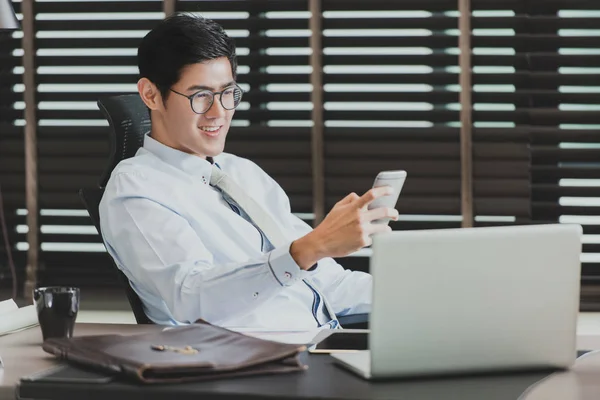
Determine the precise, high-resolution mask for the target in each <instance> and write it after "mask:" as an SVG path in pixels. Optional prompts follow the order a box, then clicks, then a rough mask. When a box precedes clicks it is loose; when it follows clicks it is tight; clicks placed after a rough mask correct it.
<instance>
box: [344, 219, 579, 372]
mask: <svg viewBox="0 0 600 400" xmlns="http://www.w3.org/2000/svg"><path fill="white" fill-rule="evenodd" d="M581 235H582V229H581V226H579V225H536V226H512V227H494V228H471V229H445V230H429V231H412V232H410V231H405V232H392V233H389V234H384V235H377V236H376V237H374V240H373V256H372V258H371V273H372V274H373V282H374V288H373V308H372V312H371V317H370V328H371V331H370V335H369V349H370V350H368V351H359V352H350V353H338V354H332V356H333V357H334V358H335V360H336V361H337V362H338V363H340V364H342V365H343V366H345V367H347V368H349V369H350V370H352V371H354V372H355V373H357V374H359V375H361V376H363V377H365V378H367V379H378V378H390V377H414V376H427V375H445V374H460V373H472V372H486V371H490V372H491V371H505V370H524V369H538V368H539V369H546V368H558V369H562V368H568V367H569V366H571V365H572V364H573V363H574V361H575V358H576V343H575V340H576V324H577V315H578V311H579V288H580V269H581V264H580V254H581Z"/></svg>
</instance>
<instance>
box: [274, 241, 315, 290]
mask: <svg viewBox="0 0 600 400" xmlns="http://www.w3.org/2000/svg"><path fill="white" fill-rule="evenodd" d="M291 245H292V244H291V243H290V244H288V245H286V246H281V247H278V248H276V249H275V250H273V251H271V253H270V254H269V267H270V268H271V272H272V273H273V276H274V277H275V279H276V280H277V282H279V284H280V285H281V286H292V285H293V284H295V283H296V282H298V281H299V280H301V279H302V278H304V277H305V276H306V271H302V269H300V267H299V266H298V264H297V263H296V261H294V259H293V258H292V255H291V254H290V247H291Z"/></svg>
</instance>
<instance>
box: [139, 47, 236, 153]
mask: <svg viewBox="0 0 600 400" xmlns="http://www.w3.org/2000/svg"><path fill="white" fill-rule="evenodd" d="M233 83H234V79H233V74H232V71H231V63H230V62H229V60H228V59H227V58H226V57H221V58H217V59H215V60H210V61H206V62H203V63H198V64H192V65H188V66H186V67H185V68H183V70H182V71H181V76H180V79H179V82H177V83H175V84H174V85H173V86H172V87H171V89H173V90H174V91H176V92H179V93H181V94H184V95H186V96H190V95H193V94H195V93H197V92H198V91H200V90H206V89H208V90H210V91H212V92H220V91H222V90H223V89H224V88H226V87H229V86H231V85H232V84H233ZM138 87H139V84H138ZM140 93H142V90H140ZM158 96H159V97H160V94H158ZM142 97H143V93H142ZM151 109H153V108H152V107H151ZM153 111H154V112H155V114H154V116H155V117H156V118H153V120H152V124H153V129H152V135H153V137H155V139H157V140H159V141H161V142H162V143H164V144H165V145H167V146H169V147H172V148H175V149H178V150H180V151H183V152H185V153H189V154H194V155H197V156H200V157H202V158H206V157H214V156H217V155H218V154H220V153H222V152H223V149H224V147H225V138H226V136H227V132H228V131H229V126H230V124H231V119H232V118H233V114H234V112H235V111H234V110H226V109H224V108H223V105H222V104H221V101H220V95H216V96H215V97H214V101H213V104H212V106H211V107H210V109H209V110H208V111H206V112H205V113H203V114H196V113H195V112H194V111H193V110H192V108H191V106H190V100H189V99H188V98H186V97H184V96H181V95H179V94H177V93H173V92H170V93H169V95H168V97H167V99H166V101H165V100H164V99H163V101H162V102H161V101H157V102H156V108H155V109H153ZM155 125H156V126H155ZM156 136H158V137H156Z"/></svg>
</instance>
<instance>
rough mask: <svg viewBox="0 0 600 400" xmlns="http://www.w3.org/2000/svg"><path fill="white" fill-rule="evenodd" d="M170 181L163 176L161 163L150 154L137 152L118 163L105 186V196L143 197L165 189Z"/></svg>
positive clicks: (171, 181)
mask: <svg viewBox="0 0 600 400" xmlns="http://www.w3.org/2000/svg"><path fill="white" fill-rule="evenodd" d="M171 183H173V180H172V179H169V178H168V177H166V176H165V171H164V170H163V168H162V162H161V160H160V159H158V158H157V157H156V156H154V155H153V154H152V153H150V152H138V153H137V154H136V155H135V156H133V157H131V158H127V159H125V160H122V161H121V162H119V163H118V164H117V165H116V166H115V168H114V169H113V171H112V173H111V175H110V178H109V180H108V183H107V184H106V189H105V195H106V196H116V197H119V196H121V195H122V196H130V195H137V196H144V195H149V194H152V193H153V192H155V191H156V190H155V189H156V188H162V189H166V188H167V187H168V186H169V185H170V184H171Z"/></svg>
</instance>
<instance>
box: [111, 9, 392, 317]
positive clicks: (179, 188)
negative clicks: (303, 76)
mask: <svg viewBox="0 0 600 400" xmlns="http://www.w3.org/2000/svg"><path fill="white" fill-rule="evenodd" d="M138 63H139V69H140V75H141V79H140V80H139V82H138V85H137V86H138V91H139V93H140V96H141V98H142V100H143V101H144V103H145V104H146V105H147V107H148V108H149V109H150V113H151V119H152V131H151V132H150V134H149V135H147V136H146V137H145V140H144V144H143V147H142V148H141V149H140V150H139V151H138V153H137V154H136V156H135V157H132V158H130V159H127V160H124V161H122V162H121V163H119V165H117V167H116V168H115V170H114V171H113V173H112V176H111V178H110V180H109V182H108V184H107V187H106V190H105V194H104V197H103V199H102V202H101V204H100V221H101V226H102V234H103V239H104V242H105V244H106V247H107V249H108V251H109V253H110V255H111V256H112V257H113V258H114V260H115V261H116V263H117V265H118V266H119V268H120V269H122V271H123V272H124V273H125V275H127V277H128V278H129V280H130V282H131V285H132V287H133V288H134V290H135V291H136V292H137V293H138V295H139V296H140V298H141V299H142V301H143V303H144V307H145V311H146V314H147V315H148V317H149V318H150V319H152V320H153V321H154V322H156V323H159V324H171V325H177V324H186V323H192V322H194V321H196V320H197V319H199V318H202V319H204V320H206V321H208V322H211V323H213V324H216V325H221V326H225V327H236V326H243V327H257V328H265V329H273V328H286V329H309V328H312V327H321V326H323V327H331V328H336V327H338V326H339V323H338V321H337V319H336V315H345V314H353V313H363V312H368V311H369V310H370V303H371V286H372V281H371V276H370V275H368V274H365V273H361V272H350V271H346V270H344V269H343V268H342V267H341V266H340V265H339V264H337V263H336V262H335V261H334V260H332V259H331V258H330V257H340V256H346V255H348V254H350V253H352V252H354V251H356V250H358V249H360V248H362V247H364V246H365V245H369V244H370V243H371V238H370V236H371V235H372V234H375V233H378V232H387V231H389V230H390V229H389V227H388V226H387V225H385V224H372V223H371V221H373V220H375V219H378V218H382V217H390V218H394V219H397V215H398V213H397V211H396V210H393V209H387V208H378V209H375V210H370V211H368V210H367V205H368V204H369V203H370V202H371V201H373V200H374V199H376V198H378V197H381V196H384V195H386V194H390V192H388V189H387V188H379V189H377V190H372V191H369V192H367V193H366V194H365V195H363V196H362V197H359V196H357V195H356V194H354V193H353V194H350V195H348V196H347V197H346V198H344V199H343V200H341V201H340V202H339V203H337V204H336V205H335V207H334V208H333V209H332V210H331V212H330V213H329V214H328V215H327V217H326V218H325V219H324V221H323V222H322V223H321V224H320V225H319V226H318V227H317V228H315V229H314V230H312V229H311V228H310V227H309V226H308V225H307V224H305V223H304V222H303V221H302V220H300V219H298V218H297V217H295V216H294V215H293V214H292V213H291V211H290V204H289V200H288V198H287V196H286V195H285V193H284V191H283V190H282V189H281V187H280V186H279V185H278V184H277V183H276V182H275V181H274V180H273V179H271V178H270V177H269V176H268V175H267V174H266V173H265V172H264V171H262V170H261V169H260V168H259V167H258V166H257V165H256V164H254V163H253V162H251V161H249V160H246V159H243V158H240V157H236V156H234V155H232V154H227V153H223V149H224V146H225V138H226V136H227V133H228V130H229V126H230V124H231V119H232V117H233V114H234V110H235V107H237V105H238V104H239V102H240V100H241V95H242V92H241V90H240V89H239V87H238V86H237V84H236V81H235V78H236V66H237V63H236V55H235V45H234V42H233V40H232V39H231V38H229V37H228V36H227V35H226V34H225V32H224V31H223V29H222V28H221V27H220V26H219V25H218V24H216V23H215V22H213V21H210V20H207V19H203V18H198V17H194V16H189V15H176V16H173V17H171V18H168V19H166V20H165V21H162V22H161V23H159V25H158V26H157V27H156V28H154V29H153V30H152V31H151V32H149V33H148V34H147V35H146V37H145V38H144V39H143V41H142V43H141V45H140V47H139V49H138Z"/></svg>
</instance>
